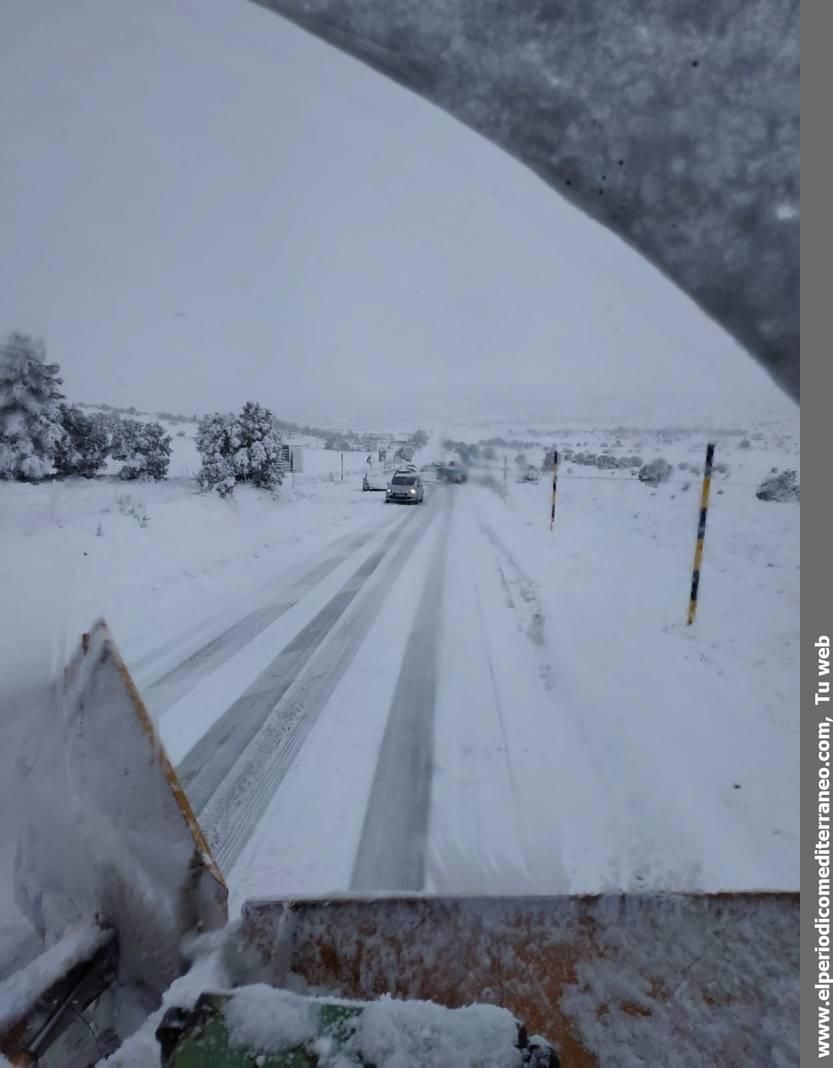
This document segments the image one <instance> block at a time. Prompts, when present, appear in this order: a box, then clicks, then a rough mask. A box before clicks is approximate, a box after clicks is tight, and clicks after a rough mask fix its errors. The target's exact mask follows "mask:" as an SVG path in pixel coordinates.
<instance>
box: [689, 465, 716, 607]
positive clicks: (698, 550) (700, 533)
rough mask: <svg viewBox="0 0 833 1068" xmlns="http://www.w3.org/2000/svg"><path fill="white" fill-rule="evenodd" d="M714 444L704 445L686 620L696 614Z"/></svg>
mask: <svg viewBox="0 0 833 1068" xmlns="http://www.w3.org/2000/svg"><path fill="white" fill-rule="evenodd" d="M713 461H714V445H707V446H706V466H705V469H704V471H703V490H702V493H701V494H700V519H699V521H698V523H697V545H696V546H695V548H694V570H693V571H692V573H691V596H690V597H689V601H688V622H689V625H691V624H692V623H693V622H694V617H695V615H696V614H697V593H698V591H699V589H700V565H701V564H702V562H703V542H704V540H705V537H706V515H707V513H708V510H709V490H710V489H711V484H712V463H713Z"/></svg>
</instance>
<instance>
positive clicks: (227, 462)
mask: <svg viewBox="0 0 833 1068" xmlns="http://www.w3.org/2000/svg"><path fill="white" fill-rule="evenodd" d="M196 442H197V451H198V452H199V454H200V457H201V458H202V469H201V470H200V473H199V475H198V476H197V479H198V481H199V483H200V485H201V486H203V487H204V488H206V489H208V488H214V489H216V490H217V492H218V493H219V494H220V495H221V496H223V497H226V496H228V495H229V494H230V493H231V492H232V491H233V489H234V485H235V483H237V482H251V483H252V484H253V485H255V486H259V487H261V488H262V489H272V488H273V487H274V486H278V485H280V483H281V481H282V478H283V472H282V469H281V462H280V461H281V445H282V441H281V434H280V431H279V430H278V429H277V428H276V426H275V419H274V416H273V415H272V413H271V412H270V411H269V410H268V408H263V407H262V406H261V405H259V404H254V403H252V402H251V401H249V402H247V403H246V404H244V405H243V409H242V411H241V412H240V414H239V415H230V414H224V413H222V412H215V413H214V414H213V415H207V416H206V417H205V418H204V419H201V420H200V424H199V427H198V429H197V437H196Z"/></svg>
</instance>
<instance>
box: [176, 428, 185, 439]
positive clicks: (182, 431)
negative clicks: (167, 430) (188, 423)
mask: <svg viewBox="0 0 833 1068" xmlns="http://www.w3.org/2000/svg"><path fill="white" fill-rule="evenodd" d="M176 436H177V437H178V438H184V437H185V431H184V430H177V432H176Z"/></svg>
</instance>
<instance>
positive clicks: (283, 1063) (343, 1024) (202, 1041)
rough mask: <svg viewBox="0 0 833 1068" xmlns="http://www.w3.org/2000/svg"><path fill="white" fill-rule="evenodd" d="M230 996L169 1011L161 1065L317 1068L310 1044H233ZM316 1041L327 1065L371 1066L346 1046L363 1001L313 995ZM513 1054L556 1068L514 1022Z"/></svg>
mask: <svg viewBox="0 0 833 1068" xmlns="http://www.w3.org/2000/svg"><path fill="white" fill-rule="evenodd" d="M232 996H233V995H231V994H203V995H201V997H200V998H199V1000H198V1001H197V1003H196V1004H195V1005H194V1008H193V1009H191V1010H187V1009H176V1008H175V1009H170V1010H169V1011H168V1012H167V1013H166V1015H165V1017H164V1019H163V1020H162V1023H161V1024H160V1026H159V1028H158V1029H157V1031H156V1038H157V1041H158V1042H159V1045H160V1048H161V1054H162V1065H163V1068H318V1066H319V1063H320V1061H319V1058H318V1056H317V1054H316V1053H315V1051H314V1049H312V1048H311V1044H310V1043H309V1042H307V1043H306V1044H304V1045H301V1046H296V1047H293V1048H292V1049H285V1050H281V1051H280V1052H272V1053H266V1052H262V1051H260V1050H256V1049H255V1050H253V1049H248V1048H243V1047H240V1046H235V1045H233V1043H232V1041H231V1037H230V1035H229V1033H228V1029H227V1026H226V1018H225V1008H226V1005H227V1004H228V1001H229V999H230V998H231V997H232ZM316 1005H317V1021H318V1026H317V1034H316V1044H317V1043H318V1042H320V1041H321V1040H322V1039H323V1040H327V1039H329V1042H327V1047H328V1050H327V1063H328V1064H332V1063H333V1057H336V1056H337V1055H338V1054H339V1053H342V1054H344V1055H345V1060H346V1061H347V1063H350V1064H353V1065H355V1066H356V1068H376V1065H375V1064H373V1063H372V1062H370V1061H368V1060H366V1059H364V1058H363V1057H362V1055H361V1054H360V1053H359V1052H358V1051H357V1050H356V1049H355V1047H353V1048H349V1047H350V1046H351V1045H352V1043H351V1039H352V1038H353V1037H354V1035H355V1033H356V1030H357V1024H358V1021H359V1018H360V1017H361V1015H362V1013H363V1012H364V1010H365V1008H366V1004H362V1003H356V1004H344V1003H343V1002H327V1001H326V1000H323V999H316ZM517 1027H518V1042H517V1046H516V1049H517V1051H518V1052H517V1054H516V1056H515V1057H514V1058H513V1059H512V1062H511V1066H510V1065H509V1064H507V1068H516V1066H517V1065H518V1064H523V1065H526V1066H528V1068H559V1064H560V1061H559V1058H558V1055H557V1054H556V1052H555V1050H554V1049H553V1048H552V1047H551V1046H549V1045H547V1044H546V1043H544V1042H542V1040H540V1039H532V1040H529V1039H528V1037H527V1032H526V1028H525V1027H523V1026H522V1025H520V1024H518V1025H517Z"/></svg>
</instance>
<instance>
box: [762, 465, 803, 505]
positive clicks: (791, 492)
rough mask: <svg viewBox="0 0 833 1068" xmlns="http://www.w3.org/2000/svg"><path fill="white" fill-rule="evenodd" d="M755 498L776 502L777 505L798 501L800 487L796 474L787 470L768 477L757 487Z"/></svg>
mask: <svg viewBox="0 0 833 1068" xmlns="http://www.w3.org/2000/svg"><path fill="white" fill-rule="evenodd" d="M755 496H756V497H757V498H758V500H759V501H777V502H778V503H779V504H786V503H788V502H790V501H798V500H800V499H801V487H800V485H799V482H798V474H797V472H795V471H792V470H787V471H781V472H780V473H779V474H777V475H770V476H769V478H765V479H764V480H763V482H762V483H761V484H760V486H758V489H757V490H756V491H755Z"/></svg>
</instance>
